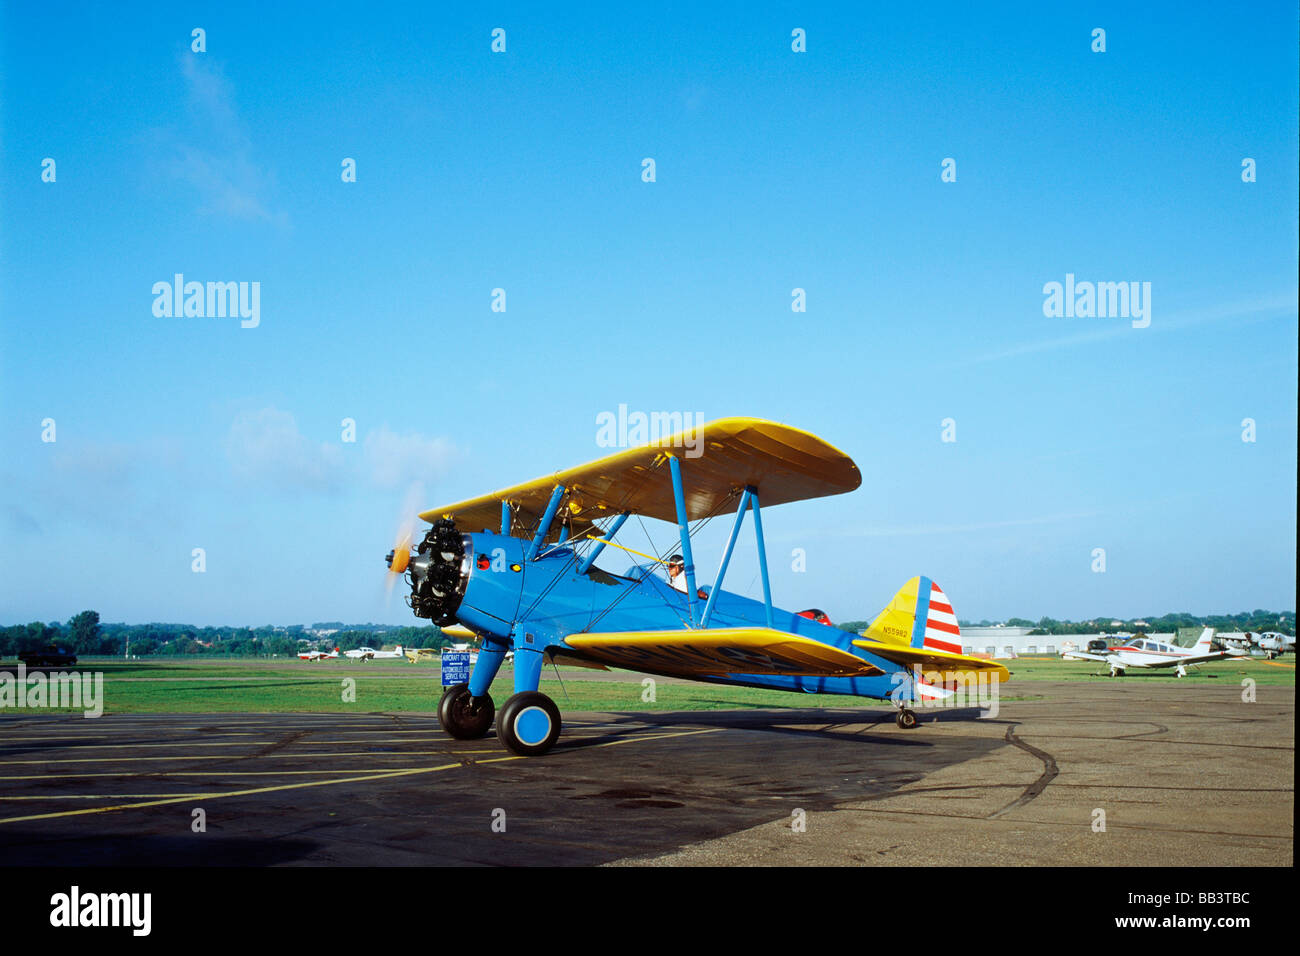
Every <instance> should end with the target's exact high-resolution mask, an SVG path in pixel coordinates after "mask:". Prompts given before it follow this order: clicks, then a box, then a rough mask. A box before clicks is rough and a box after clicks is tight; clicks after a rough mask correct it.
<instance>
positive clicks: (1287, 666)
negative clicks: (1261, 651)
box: [1264, 661, 1295, 671]
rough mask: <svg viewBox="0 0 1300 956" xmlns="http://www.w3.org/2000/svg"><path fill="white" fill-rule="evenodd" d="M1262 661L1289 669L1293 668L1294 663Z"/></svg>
mask: <svg viewBox="0 0 1300 956" xmlns="http://www.w3.org/2000/svg"><path fill="white" fill-rule="evenodd" d="M1264 663H1265V664H1267V665H1268V666H1269V667H1285V668H1286V669H1287V670H1289V671H1293V670H1295V665H1294V664H1281V663H1278V662H1277V661H1264Z"/></svg>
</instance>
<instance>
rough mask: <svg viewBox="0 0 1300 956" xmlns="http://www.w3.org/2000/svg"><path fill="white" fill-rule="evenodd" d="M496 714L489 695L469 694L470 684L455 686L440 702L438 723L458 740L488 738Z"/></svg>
mask: <svg viewBox="0 0 1300 956" xmlns="http://www.w3.org/2000/svg"><path fill="white" fill-rule="evenodd" d="M512 699H513V698H512ZM495 713H496V708H495V707H494V706H493V704H492V698H491V697H489V696H488V695H487V694H484V695H483V696H482V697H475V696H474V695H473V694H471V693H470V692H469V684H453V685H452V686H450V687H448V688H447V689H446V691H444V692H443V695H442V700H440V701H438V723H440V724H442V729H443V730H445V731H447V733H449V734H451V735H452V736H453V737H455V738H456V739H457V740H477V739H478V738H480V737H483V736H486V735H487V732H488V731H489V730H490V729H491V728H492V716H493V714H495Z"/></svg>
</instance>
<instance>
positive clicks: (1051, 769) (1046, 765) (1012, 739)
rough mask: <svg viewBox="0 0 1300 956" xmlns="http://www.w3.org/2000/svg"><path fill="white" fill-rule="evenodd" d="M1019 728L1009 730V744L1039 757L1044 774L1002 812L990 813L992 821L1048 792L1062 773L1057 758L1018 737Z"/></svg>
mask: <svg viewBox="0 0 1300 956" xmlns="http://www.w3.org/2000/svg"><path fill="white" fill-rule="evenodd" d="M1019 726H1020V725H1019V724H1013V725H1012V726H1010V727H1008V728H1007V736H1006V741H1007V743H1009V744H1011V745H1012V746H1013V747H1019V748H1020V749H1021V750H1023V751H1024V752H1025V753H1027V754H1029V755H1030V756H1033V757H1037V758H1038V759H1039V760H1041V761H1042V762H1043V772H1042V773H1041V774H1040V775H1039V777H1038V779H1037V780H1035V781H1034V782H1033V783H1031V784H1030V785H1029V786H1028V787H1026V788H1025V792H1024V793H1022V794H1021V795H1020V796H1019V797H1017V798H1016V799H1015V800H1012V801H1011V802H1010V803H1008V804H1007V805H1006V806H1005V807H1003V808H1002V809H1001V810H997V811H995V812H993V813H990V814H989V816H988V818H989V819H990V820H996V819H997V818H998V817H1000V816H1002V815H1003V814H1004V813H1010V812H1011V811H1012V810H1015V809H1016V808H1017V807H1023V806H1024V805H1025V804H1027V803H1029V802H1030V801H1031V800H1033V799H1034V798H1035V797H1037V796H1038V795H1039V794H1040V793H1042V792H1043V791H1044V790H1046V789H1047V785H1048V784H1049V783H1051V782H1052V781H1053V780H1054V779H1056V775H1057V774H1059V773H1060V772H1061V770H1060V768H1059V767H1057V766H1056V758H1055V757H1053V756H1052V755H1051V754H1049V753H1048V752H1047V751H1045V750H1039V749H1038V748H1037V747H1035V746H1033V745H1032V744H1027V743H1025V742H1024V741H1023V740H1021V739H1020V738H1019V737H1017V736H1016V733H1015V728H1016V727H1019Z"/></svg>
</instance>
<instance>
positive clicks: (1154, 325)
mask: <svg viewBox="0 0 1300 956" xmlns="http://www.w3.org/2000/svg"><path fill="white" fill-rule="evenodd" d="M1296 305H1297V303H1296V295H1295V293H1294V292H1282V293H1279V294H1277V295H1273V296H1270V297H1268V298H1265V299H1257V300H1252V301H1248V302H1238V303H1232V304H1229V305H1222V306H1215V307H1213V308H1208V309H1198V310H1196V311H1193V312H1182V313H1178V314H1175V315H1172V316H1169V317H1168V318H1162V317H1160V316H1158V315H1157V316H1156V317H1155V318H1154V319H1153V320H1152V322H1151V327H1150V328H1149V329H1134V328H1132V327H1131V326H1130V325H1129V323H1128V321H1127V320H1123V319H1113V320H1112V319H1077V320H1075V321H1079V322H1090V323H1102V322H1105V323H1107V324H1106V325H1100V326H1096V325H1095V326H1094V327H1093V328H1091V329H1089V330H1086V331H1082V332H1076V333H1075V334H1073V335H1065V336H1059V337H1057V338H1052V339H1039V340H1036V341H1031V342H1020V343H1018V344H1016V345H1011V346H1008V347H1005V348H1001V349H995V350H994V351H991V352H983V353H980V354H977V355H970V356H966V357H964V358H959V359H955V360H954V361H952V362H950V363H947V364H946V365H945V366H944V367H946V368H962V367H966V366H970V365H980V364H983V363H985V362H997V361H1000V360H1002V359H1008V358H1018V357H1020V356H1022V355H1034V354H1037V353H1040V352H1051V351H1055V350H1057V349H1067V348H1076V347H1079V346H1085V345H1093V344H1095V343H1098V342H1105V341H1109V340H1111V339H1116V338H1119V337H1120V336H1126V335H1149V334H1152V333H1160V332H1171V331H1177V330H1180V329H1187V328H1192V327H1194V326H1198V325H1206V324H1208V323H1212V322H1224V321H1231V320H1235V319H1261V318H1273V317H1276V316H1278V315H1283V314H1290V315H1294V314H1295V312H1296ZM1043 321H1044V322H1058V323H1059V322H1061V321H1062V320H1061V319H1043Z"/></svg>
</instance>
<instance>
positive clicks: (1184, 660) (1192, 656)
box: [1061, 627, 1242, 677]
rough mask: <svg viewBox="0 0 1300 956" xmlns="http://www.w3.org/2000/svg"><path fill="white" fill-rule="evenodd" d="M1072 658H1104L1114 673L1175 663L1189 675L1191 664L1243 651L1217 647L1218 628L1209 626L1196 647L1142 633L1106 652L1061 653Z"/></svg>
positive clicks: (1171, 665)
mask: <svg viewBox="0 0 1300 956" xmlns="http://www.w3.org/2000/svg"><path fill="white" fill-rule="evenodd" d="M1061 656H1062V657H1064V658H1065V659H1066V660H1072V661H1100V662H1101V663H1103V664H1109V665H1110V676H1111V677H1123V676H1124V671H1126V670H1127V669H1128V668H1130V667H1139V668H1152V667H1174V668H1177V673H1178V676H1179V677H1186V676H1187V668H1188V667H1190V666H1191V665H1192V664H1204V663H1206V662H1207V661H1218V660H1223V659H1224V658H1225V657H1241V656H1242V652H1240V651H1235V650H1216V649H1215V644H1214V628H1212V627H1207V628H1205V629H1204V630H1203V631H1201V637H1200V640H1198V641H1197V642H1196V644H1195V645H1193V646H1192V647H1179V646H1177V645H1176V644H1166V643H1165V642H1163V641H1156V640H1152V639H1151V638H1149V637H1144V636H1142V635H1141V634H1139V635H1137V636H1136V637H1134V638H1133V639H1131V640H1130V641H1128V643H1126V644H1124V645H1123V646H1122V647H1116V648H1112V649H1111V650H1110V651H1107V652H1105V653H1100V654H1097V653H1091V652H1089V651H1069V652H1068V653H1066V654H1063V655H1061Z"/></svg>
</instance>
